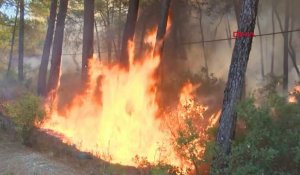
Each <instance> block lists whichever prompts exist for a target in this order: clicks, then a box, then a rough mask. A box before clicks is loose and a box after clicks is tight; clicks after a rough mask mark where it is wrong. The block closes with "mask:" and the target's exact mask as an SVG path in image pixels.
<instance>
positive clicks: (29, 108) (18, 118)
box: [4, 93, 45, 144]
mask: <svg viewBox="0 0 300 175" xmlns="http://www.w3.org/2000/svg"><path fill="white" fill-rule="evenodd" d="M4 111H5V113H6V115H7V116H9V117H11V119H12V121H13V122H14V123H15V129H16V131H17V133H18V134H19V136H21V138H22V141H23V143H24V144H27V143H28V139H29V136H30V133H31V132H32V130H33V128H34V127H35V124H39V123H40V122H42V121H43V118H44V116H45V111H44V108H43V106H42V101H41V99H40V98H39V97H37V96H35V95H33V94H29V93H26V94H24V95H23V96H21V97H20V98H19V99H17V100H16V101H13V102H8V103H6V104H4Z"/></svg>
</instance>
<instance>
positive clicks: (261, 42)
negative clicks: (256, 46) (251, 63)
mask: <svg viewBox="0 0 300 175" xmlns="http://www.w3.org/2000/svg"><path fill="white" fill-rule="evenodd" d="M257 28H258V33H259V35H261V34H262V33H261V29H260V23H259V17H257ZM259 41H260V66H261V67H260V68H261V69H260V71H261V77H262V78H263V79H264V77H265V70H264V57H263V41H262V37H259Z"/></svg>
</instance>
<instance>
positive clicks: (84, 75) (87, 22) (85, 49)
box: [81, 0, 95, 84]
mask: <svg viewBox="0 0 300 175" xmlns="http://www.w3.org/2000/svg"><path fill="white" fill-rule="evenodd" d="M94 9H95V1H94V0H84V24H83V43H82V68H81V80H82V82H83V84H85V83H86V82H87V81H88V71H89V67H90V66H89V60H90V59H92V58H93V53H94V50H93V47H94V46H93V45H94V44H93V43H94V22H95V20H94Z"/></svg>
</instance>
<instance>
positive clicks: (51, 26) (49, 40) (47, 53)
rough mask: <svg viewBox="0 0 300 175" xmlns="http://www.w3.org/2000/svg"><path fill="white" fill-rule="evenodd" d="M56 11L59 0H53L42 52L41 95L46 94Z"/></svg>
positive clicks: (39, 82)
mask: <svg viewBox="0 0 300 175" xmlns="http://www.w3.org/2000/svg"><path fill="white" fill-rule="evenodd" d="M56 11H57V0H51V6H50V15H49V19H48V29H47V34H46V39H45V44H44V48H43V54H42V60H41V65H40V69H39V77H38V84H37V92H38V94H39V95H42V96H45V95H46V87H47V69H48V63H49V56H50V49H51V45H52V41H53V33H54V27H55V20H56Z"/></svg>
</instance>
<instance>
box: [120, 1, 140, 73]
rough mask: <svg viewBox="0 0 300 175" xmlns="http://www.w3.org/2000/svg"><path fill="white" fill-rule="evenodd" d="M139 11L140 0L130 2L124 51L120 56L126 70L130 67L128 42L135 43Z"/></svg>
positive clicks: (124, 37)
mask: <svg viewBox="0 0 300 175" xmlns="http://www.w3.org/2000/svg"><path fill="white" fill-rule="evenodd" d="M138 9H139V0H130V1H129V8H128V14H127V20H126V24H125V29H124V32H123V40H122V49H121V54H120V63H121V64H122V66H124V67H126V68H127V67H128V65H129V55H128V41H129V40H130V41H133V37H134V32H135V25H136V21H137V15H138Z"/></svg>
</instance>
